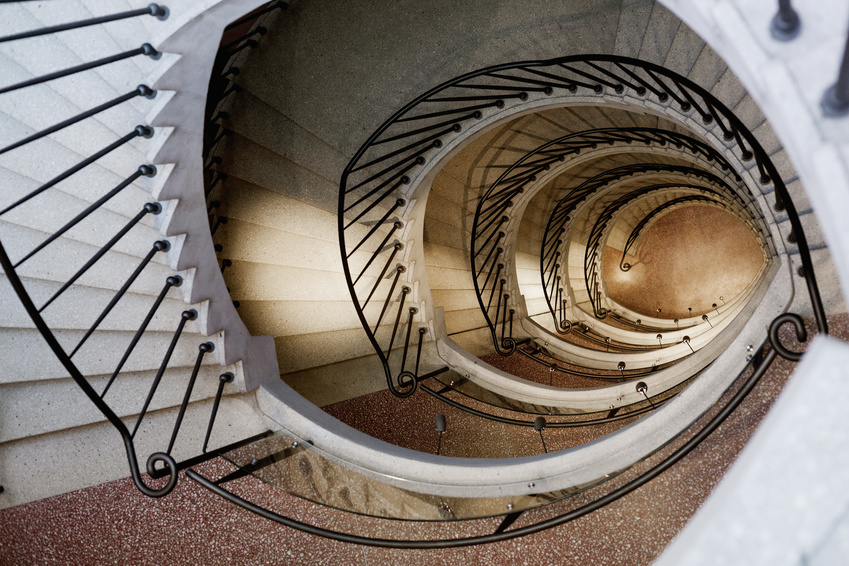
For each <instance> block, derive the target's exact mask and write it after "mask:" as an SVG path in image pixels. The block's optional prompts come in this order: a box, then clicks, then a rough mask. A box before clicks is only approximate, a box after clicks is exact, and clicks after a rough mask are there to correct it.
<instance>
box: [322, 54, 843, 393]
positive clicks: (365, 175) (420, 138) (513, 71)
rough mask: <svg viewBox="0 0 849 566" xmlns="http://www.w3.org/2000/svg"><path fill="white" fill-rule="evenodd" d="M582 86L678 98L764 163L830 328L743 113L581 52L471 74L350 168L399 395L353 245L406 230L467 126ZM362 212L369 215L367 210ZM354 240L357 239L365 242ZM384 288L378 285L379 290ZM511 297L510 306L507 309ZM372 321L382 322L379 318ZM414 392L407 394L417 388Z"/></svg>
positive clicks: (808, 265)
mask: <svg viewBox="0 0 849 566" xmlns="http://www.w3.org/2000/svg"><path fill="white" fill-rule="evenodd" d="M579 89H580V94H581V95H582V96H587V95H591V96H592V95H603V94H604V93H605V91H606V92H607V93H608V94H610V95H615V96H618V95H621V94H624V93H625V92H626V91H627V92H628V93H629V94H631V95H634V96H636V97H646V98H647V99H652V100H653V101H655V102H657V103H660V104H667V103H668V104H676V105H677V106H678V107H679V108H680V110H681V111H682V112H685V113H686V112H692V113H693V114H694V115H697V116H699V117H700V118H701V120H702V121H703V122H704V123H705V124H715V125H716V127H717V128H718V129H719V130H720V132H721V134H722V137H723V139H724V140H725V141H726V142H728V143H729V144H730V146H729V147H727V149H728V151H730V152H732V153H735V154H736V155H737V156H738V158H739V159H740V160H742V161H750V160H754V162H755V165H756V167H757V170H758V172H759V174H760V177H759V178H758V181H759V182H760V183H761V184H762V185H766V184H768V183H773V184H774V186H775V191H774V194H775V198H776V207H777V208H780V209H783V208H786V209H787V212H788V216H789V217H790V222H791V225H792V227H793V230H794V234H795V235H796V237H797V241H798V242H799V247H800V259H801V261H802V264H803V270H804V273H805V274H806V283H807V286H808V293H809V295H810V296H811V302H812V304H813V305H814V307H813V308H814V313H815V318H816V320H817V326H818V328H820V329H821V331H822V332H823V333H827V331H828V326H827V322H826V320H825V311H824V309H823V307H822V300H821V298H820V294H819V289H818V286H817V283H816V280H815V277H814V276H813V273H814V271H813V263H812V260H811V256H810V252H809V250H808V248H807V241H806V238H805V235H804V233H803V228H802V226H801V223H800V221H799V219H798V215H797V214H796V211H795V208H794V206H793V203H792V202H791V201H790V197H789V194H788V191H787V187H786V186H785V184H784V182H783V180H782V179H781V177H780V175H779V174H778V171H777V169H776V167H775V165H774V164H773V163H772V162H771V161H770V159H769V157H768V155H767V154H766V152H765V151H764V150H763V148H762V147H761V146H760V144H759V143H758V141H757V139H756V138H755V137H754V134H752V133H751V132H750V131H748V129H747V128H746V127H745V126H744V125H743V123H742V122H741V121H740V119H739V118H737V117H736V116H735V115H734V114H733V113H732V112H731V111H730V110H729V109H728V108H727V107H726V106H725V105H724V104H723V103H722V102H721V101H720V100H718V99H717V98H716V97H714V96H713V95H712V94H710V93H709V92H708V91H707V90H705V89H704V88H702V87H701V86H699V85H698V84H696V83H695V82H693V81H691V80H690V79H688V78H686V77H683V76H681V75H679V74H677V73H674V72H672V71H669V70H667V69H665V68H664V67H662V66H660V65H657V64H654V63H649V62H646V61H641V60H639V59H634V58H630V57H620V56H616V55H574V56H568V57H561V58H556V59H548V60H537V61H523V62H516V63H507V64H502V65H494V66H491V67H486V68H484V69H480V70H477V71H472V72H469V73H466V74H463V75H461V76H459V77H456V78H454V79H451V80H449V81H446V82H444V83H442V84H440V85H438V86H436V87H434V88H432V89H430V90H428V91H427V92H425V93H423V94H422V95H420V96H418V97H416V98H414V99H413V100H412V101H410V102H409V103H407V104H406V105H404V106H403V107H402V108H400V109H399V110H398V111H397V112H395V113H394V114H393V115H392V116H390V117H389V118H388V119H387V120H386V121H385V122H384V123H383V124H382V125H381V126H380V127H378V128H377V129H376V130H375V131H374V133H372V135H371V136H370V137H369V138H368V139H367V140H366V141H365V142H364V143H363V145H362V146H360V148H359V149H358V150H357V152H356V153H355V154H354V156H353V157H352V159H351V160H350V162H349V163H348V165H347V166H346V167H345V169H344V171H343V173H342V176H341V180H340V192H339V206H338V219H339V224H338V232H339V242H340V251H341V255H342V263H343V270H344V272H345V277H346V281H347V284H348V288H349V292H350V293H351V297H352V299H353V301H354V306H355V309H356V311H357V315H358V317H359V319H360V322H361V323H362V326H363V328H364V329H365V331H366V333H367V335H368V337H369V340H370V341H371V342H372V345H373V347H374V348H375V351H376V352H377V353H378V356H379V357H380V358H381V361H382V363H383V366H384V370H385V372H386V376H387V381H388V383H389V385H390V389H391V390H392V391H393V393H396V394H397V393H398V392H397V391H396V390H395V388H394V385H393V379H394V378H393V377H392V371H391V370H390V369H389V364H388V360H387V356H386V355H384V353H383V351H384V347H382V346H381V344H380V342H379V341H378V339H377V337H376V328H375V330H372V326H373V324H372V322H370V321H369V318H370V317H368V316H366V314H365V312H364V306H363V301H362V300H361V299H360V298H359V294H360V291H358V290H357V289H356V288H355V284H356V281H355V280H354V279H353V278H352V275H351V272H352V270H351V267H350V266H349V257H350V254H349V251H348V250H349V247H353V248H354V249H357V246H360V245H362V244H363V243H364V241H365V240H367V239H368V238H370V237H371V236H372V235H373V234H374V233H375V232H376V231H377V230H378V229H379V227H381V226H393V227H395V229H396V230H397V229H400V228H401V227H403V222H401V220H400V219H396V218H391V216H392V215H393V214H394V213H395V212H396V211H399V212H402V211H403V209H404V207H406V206H407V204H408V203H407V200H406V198H404V197H405V195H406V191H407V189H406V187H407V186H408V185H410V184H411V183H412V178H413V176H415V174H416V172H420V171H422V170H423V167H422V166H424V165H425V164H426V163H427V160H428V158H429V157H430V156H432V154H433V153H434V152H436V151H438V150H439V148H441V147H442V146H443V145H444V144H445V142H446V141H448V140H452V139H454V138H456V137H457V136H458V134H460V132H461V131H462V130H463V128H464V127H470V126H473V125H474V124H475V123H477V122H479V121H480V120H482V119H483V118H484V115H485V114H487V115H491V114H492V113H494V112H503V109H504V108H506V106H507V104H513V105H516V106H520V105H522V104H524V103H526V102H527V101H529V100H530V98H531V95H533V96H534V97H539V98H544V97H548V96H552V95H553V94H554V93H555V92H556V93H557V94H558V96H566V95H568V94H571V93H577V92H578V91H579ZM470 91H471V94H470ZM507 200H509V199H507ZM363 209H365V210H363ZM358 210H359V211H360V212H357V211H358ZM372 211H374V212H373V213H372ZM384 211H385V212H384ZM381 212H383V214H382V215H381V214H380V213H381ZM369 213H371V214H369ZM346 215H347V216H348V217H350V216H353V217H354V219H353V220H352V221H350V222H348V221H347V220H346ZM364 220H365V221H368V222H370V223H373V224H372V225H373V228H372V230H371V231H369V234H368V235H367V236H366V238H365V239H361V240H359V243H357V244H356V246H354V245H351V246H349V244H348V243H347V240H348V239H349V238H348V237H347V235H348V234H349V233H350V234H353V231H351V229H352V228H353V227H355V225H356V224H357V223H360V224H361V223H362V222H363V221H364ZM393 232H394V231H393V230H390V231H389V233H388V234H387V235H386V237H385V238H384V241H383V242H382V243H381V246H378V249H377V250H376V251H375V256H376V255H378V254H381V253H384V254H385V253H387V252H389V251H391V250H393V249H394V252H395V253H397V251H399V250H400V249H401V248H402V247H403V244H402V243H401V242H400V241H397V242H396V243H395V244H394V246H392V247H386V244H387V243H388V242H389V239H391V236H392V235H393ZM353 242H356V238H354V239H353ZM399 246H401V247H399ZM384 257H386V256H384ZM394 258H395V256H394V255H391V256H390V259H389V261H388V262H387V264H386V267H385V270H386V269H388V268H389V265H390V264H391V263H392V261H393V260H394ZM494 265H496V266H497V265H502V269H503V264H500V263H495V264H494ZM402 267H404V266H403V265H400V264H399V265H398V266H397V268H398V269H399V271H400V268H402ZM385 270H384V273H385ZM361 276H362V274H361V275H360V277H361ZM396 281H397V278H396ZM495 281H496V283H495V285H498V286H500V285H501V277H500V274H496V277H495ZM379 284H380V281H378V285H379ZM374 289H376V287H374V288H373V290H372V294H373V293H374ZM493 289H495V287H493ZM492 293H493V294H494V293H495V291H494V290H493V291H492ZM503 295H504V293H503V291H499V299H500V300H499V301H498V302H496V313H497V314H498V315H500V318H501V319H502V329H503V328H504V327H506V326H507V311H508V306H507V304H506V299H504V298H503ZM392 299H394V297H392V295H391V293H390V294H389V295H387V297H386V300H387V304H388V302H389V301H390V300H392ZM502 301H504V303H505V304H504V306H503V308H502V306H501V302H502ZM488 302H490V303H491V301H488ZM402 306H403V298H402ZM490 306H491V304H490ZM510 310H514V309H510ZM499 311H500V312H499ZM399 312H400V311H399ZM512 314H514V313H512ZM371 318H372V321H373V319H374V317H373V315H372V316H371ZM498 318H499V316H496V320H497V319H498ZM502 334H506V332H502ZM508 336H509V335H508ZM510 341H512V338H508V342H507V344H506V345H507V346H508V350H512V349H514V348H515V344H512V343H511V342H510ZM494 342H495V343H496V346H497V347H498V349H499V350H500V349H501V348H500V345H499V344H498V339H497V336H494ZM415 383H416V382H415V379H412V380H411V381H410V382H408V383H407V385H409V386H410V390H409V391H412V390H413V389H414V388H415ZM409 391H408V392H407V394H410V393H409Z"/></svg>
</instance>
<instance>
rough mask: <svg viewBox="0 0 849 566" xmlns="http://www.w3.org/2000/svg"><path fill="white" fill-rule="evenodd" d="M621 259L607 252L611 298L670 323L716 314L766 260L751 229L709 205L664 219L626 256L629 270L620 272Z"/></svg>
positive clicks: (605, 276) (606, 275)
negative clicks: (629, 265) (713, 307)
mask: <svg viewBox="0 0 849 566" xmlns="http://www.w3.org/2000/svg"><path fill="white" fill-rule="evenodd" d="M620 258H621V252H617V251H616V250H613V249H611V248H608V249H607V251H606V253H605V254H604V266H603V276H602V280H603V281H604V282H605V285H606V286H607V291H608V293H609V295H610V297H611V298H612V299H613V300H614V301H616V302H617V303H619V304H621V305H622V306H624V307H627V308H629V309H632V310H634V311H636V312H640V313H645V314H646V315H651V316H659V317H661V318H668V319H674V318H681V319H683V318H687V317H688V316H700V315H702V314H705V313H707V314H708V315H710V314H712V313H713V309H712V307H711V305H712V304H713V303H717V304H718V305H719V306H720V307H721V305H722V304H723V302H722V300H720V299H719V297H724V300H725V301H730V300H731V299H732V298H733V297H735V296H737V295H738V294H739V293H740V292H741V291H743V289H745V288H746V286H747V285H748V284H749V283H750V282H751V281H752V279H753V278H754V276H755V275H756V273H757V271H758V269H759V268H760V267H761V265H762V263H763V261H764V259H763V252H762V251H761V247H760V245H759V244H758V241H757V240H756V239H755V237H754V235H753V234H752V232H751V231H750V230H749V228H748V227H747V226H746V225H745V224H743V222H741V221H740V220H739V219H738V218H737V217H736V216H734V215H733V214H731V213H730V212H727V211H724V210H721V209H718V208H714V207H710V206H688V207H684V208H679V209H677V210H673V211H671V212H669V213H667V214H665V215H663V216H662V217H661V218H660V219H659V220H657V222H655V224H654V225H652V226H651V228H649V230H648V231H647V232H646V234H645V236H644V237H643V241H642V243H641V245H640V247H639V248H638V250H637V254H636V256H630V255H629V256H628V258H627V259H628V262H629V263H631V265H632V267H631V269H630V270H629V271H621V270H620V269H619V260H620ZM688 307H690V308H692V309H693V311H692V313H689V312H688V311H687V308H688ZM658 308H659V309H661V313H660V314H659V315H658V314H657V313H656V310H657V309H658Z"/></svg>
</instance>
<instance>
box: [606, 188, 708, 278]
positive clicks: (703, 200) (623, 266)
mask: <svg viewBox="0 0 849 566" xmlns="http://www.w3.org/2000/svg"><path fill="white" fill-rule="evenodd" d="M689 203H700V204H711V203H712V204H715V205H716V206H719V207H721V208H725V207H724V206H722V204H721V203H718V202H717V201H715V200H713V199H710V198H708V197H705V196H702V195H690V196H685V197H678V198H675V199H672V200H669V201H666V202H665V203H663V204H661V205H660V206H658V207H656V208H655V209H653V210H650V211H649V213H648V214H646V215H645V216H644V217H643V218H641V219H640V221H639V222H638V223H637V225H636V226H634V228H633V229H632V230H631V233H630V234H628V239H627V240H626V241H625V246H624V247H623V248H622V258H621V259H620V260H619V269H620V270H622V271H628V270H629V269H631V266H630V264H627V263H625V257H626V256H627V255H628V250H630V249H631V246H633V245H634V243H636V241H637V239H638V238H639V237H640V234H641V233H642V231H643V230H644V229H645V227H646V226H648V224H649V222H651V221H652V220H653V219H654V218H656V217H657V216H659V215H661V214H663V213H664V212H666V211H667V210H668V209H670V208H673V207H675V206H678V205H680V204H689Z"/></svg>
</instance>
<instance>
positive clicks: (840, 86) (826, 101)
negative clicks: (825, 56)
mask: <svg viewBox="0 0 849 566" xmlns="http://www.w3.org/2000/svg"><path fill="white" fill-rule="evenodd" d="M822 109H823V112H825V115H826V116H827V117H829V118H839V117H841V116H846V115H847V114H849V37H848V38H847V39H846V48H845V49H844V50H843V59H842V61H841V62H840V71H839V72H838V74H837V82H836V83H834V84H833V85H832V86H831V88H829V89H828V90H827V91H825V94H824V95H823V97H822Z"/></svg>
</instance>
